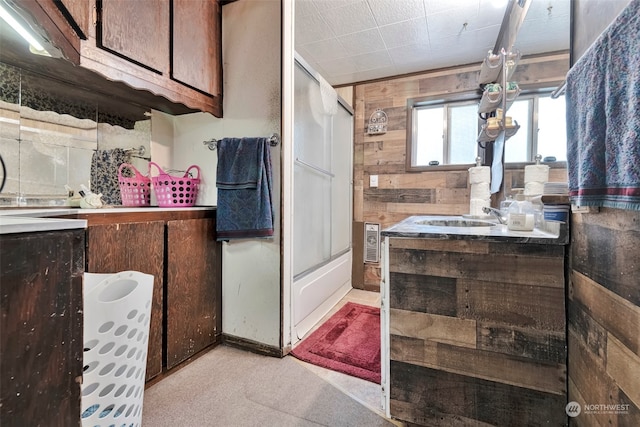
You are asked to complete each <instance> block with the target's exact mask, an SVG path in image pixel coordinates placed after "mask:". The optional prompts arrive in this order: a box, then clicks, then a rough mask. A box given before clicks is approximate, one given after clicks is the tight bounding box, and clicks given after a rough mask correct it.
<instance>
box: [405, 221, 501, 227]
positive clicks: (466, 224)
mask: <svg viewBox="0 0 640 427" xmlns="http://www.w3.org/2000/svg"><path fill="white" fill-rule="evenodd" d="M416 224H419V225H431V226H435V227H493V226H494V225H497V224H496V223H495V222H491V221H480V220H472V219H426V220H423V221H416Z"/></svg>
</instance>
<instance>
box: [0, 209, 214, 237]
mask: <svg viewBox="0 0 640 427" xmlns="http://www.w3.org/2000/svg"><path fill="white" fill-rule="evenodd" d="M210 209H215V206H198V207H192V208H161V207H145V208H136V207H104V208H100V209H79V208H67V207H61V208H40V209H39V208H24V209H15V208H13V209H0V234H13V233H31V232H36V231H53V230H71V229H77V228H87V221H86V220H84V219H66V218H51V217H57V216H64V215H73V214H91V213H100V214H104V213H116V212H117V213H123V212H157V211H158V210H161V211H184V210H210Z"/></svg>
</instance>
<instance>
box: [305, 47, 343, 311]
mask: <svg viewBox="0 0 640 427" xmlns="http://www.w3.org/2000/svg"><path fill="white" fill-rule="evenodd" d="M294 79H295V97H294V114H295V124H294V180H293V181H294V182H293V189H294V197H293V198H294V200H293V209H294V219H293V222H294V235H293V269H294V295H293V303H294V324H297V323H299V322H300V321H302V320H303V319H304V318H306V317H307V316H308V315H309V314H311V313H312V312H313V311H314V310H316V309H318V307H320V306H321V305H322V304H326V303H327V301H328V300H330V298H331V297H332V296H335V294H336V292H338V289H342V288H344V287H345V286H346V285H347V284H348V286H349V287H350V279H351V263H350V256H351V219H352V213H351V212H352V202H351V200H352V184H351V180H352V179H351V176H352V164H353V163H352V152H353V150H352V146H353V114H352V112H351V109H350V108H349V107H348V106H345V105H343V104H342V103H341V102H340V101H339V99H338V97H337V95H336V94H335V91H334V90H333V88H331V87H330V86H327V84H326V82H324V81H323V80H322V78H320V77H319V76H318V75H317V74H315V73H314V72H313V70H311V69H310V68H309V67H308V65H306V64H304V62H303V61H301V60H299V59H298V60H297V61H296V68H295V74H294ZM347 258H348V262H347ZM340 260H341V261H340ZM333 264H335V266H332V265H333ZM320 272H321V273H320Z"/></svg>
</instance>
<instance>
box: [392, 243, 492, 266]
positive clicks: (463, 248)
mask: <svg viewBox="0 0 640 427" xmlns="http://www.w3.org/2000/svg"><path fill="white" fill-rule="evenodd" d="M490 245H491V244H490V243H489V242H482V241H478V240H475V241H472V240H437V239H394V238H392V239H390V240H389V247H390V248H393V249H421V250H426V251H445V252H462V253H475V254H485V255H486V254H489V249H490V247H492V246H490ZM394 268H395V267H394Z"/></svg>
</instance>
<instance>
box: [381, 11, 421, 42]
mask: <svg viewBox="0 0 640 427" xmlns="http://www.w3.org/2000/svg"><path fill="white" fill-rule="evenodd" d="M380 34H381V35H382V39H383V40H384V44H385V46H387V48H389V49H391V48H394V47H398V46H404V45H408V44H420V43H425V44H428V43H429V32H428V31H427V19H426V18H424V17H422V18H418V19H412V20H410V21H403V22H397V23H395V24H391V25H385V26H383V27H380Z"/></svg>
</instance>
